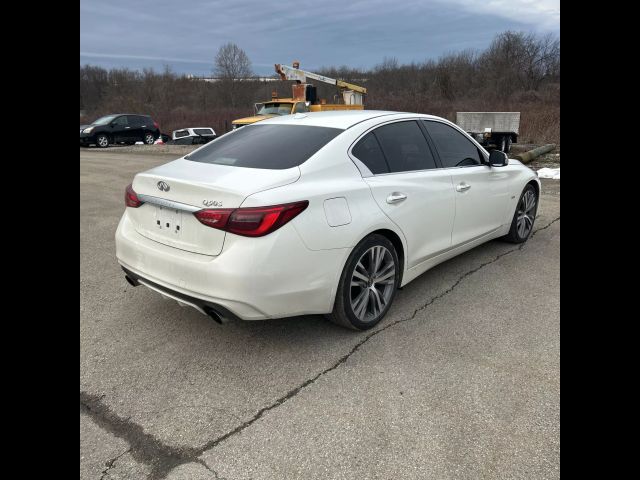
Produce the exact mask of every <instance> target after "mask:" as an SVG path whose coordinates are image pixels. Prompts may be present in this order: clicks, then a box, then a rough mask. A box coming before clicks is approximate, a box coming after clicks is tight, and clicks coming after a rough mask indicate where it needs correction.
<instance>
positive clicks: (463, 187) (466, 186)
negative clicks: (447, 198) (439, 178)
mask: <svg viewBox="0 0 640 480" xmlns="http://www.w3.org/2000/svg"><path fill="white" fill-rule="evenodd" d="M470 188H471V185H469V184H468V183H466V182H462V183H459V184H458V185H456V191H457V192H466V191H467V190H469V189H470Z"/></svg>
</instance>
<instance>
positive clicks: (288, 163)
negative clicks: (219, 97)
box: [185, 124, 343, 170]
mask: <svg viewBox="0 0 640 480" xmlns="http://www.w3.org/2000/svg"><path fill="white" fill-rule="evenodd" d="M342 132H343V130H341V129H339V128H327V127H311V126H307V125H259V124H258V125H251V126H248V127H245V128H241V129H239V130H235V131H234V132H232V133H228V134H226V135H223V136H221V137H218V138H217V139H216V140H213V141H212V142H210V143H208V144H207V146H205V147H203V148H202V149H200V150H198V151H195V152H193V153H190V154H189V155H187V156H186V157H185V158H186V159H188V160H193V161H194V162H203V163H215V164H218V165H233V166H236V167H247V168H265V169H270V170H282V169H285V168H292V167H297V166H298V165H301V164H302V163H304V162H305V161H306V160H307V159H308V158H309V157H311V156H312V155H313V154H314V153H316V152H317V151H318V150H320V149H321V148H322V147H323V146H325V145H326V144H327V143H328V142H330V141H331V140H333V139H334V138H335V137H336V136H337V135H338V134H340V133H342Z"/></svg>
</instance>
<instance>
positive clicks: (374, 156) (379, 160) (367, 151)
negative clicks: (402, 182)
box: [351, 133, 389, 174]
mask: <svg viewBox="0 0 640 480" xmlns="http://www.w3.org/2000/svg"><path fill="white" fill-rule="evenodd" d="M351 153H352V154H353V156H354V157H356V158H357V159H358V160H360V161H361V162H362V163H364V164H365V165H366V166H367V168H368V169H369V170H371V173H374V174H378V173H389V167H388V165H387V162H386V161H385V159H384V155H383V154H382V150H380V144H379V143H378V140H376V137H375V136H374V135H373V133H367V134H366V135H365V137H364V138H363V139H362V140H360V141H359V142H358V143H357V144H356V146H355V147H353V150H351Z"/></svg>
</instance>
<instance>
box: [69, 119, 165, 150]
mask: <svg viewBox="0 0 640 480" xmlns="http://www.w3.org/2000/svg"><path fill="white" fill-rule="evenodd" d="M159 136H160V127H159V126H158V123H157V122H155V121H153V119H152V118H151V117H150V116H149V115H132V114H122V113H119V114H114V115H106V116H104V117H101V118H99V119H97V120H96V121H95V122H93V123H91V124H89V125H80V146H89V145H97V146H98V147H101V148H105V147H108V146H109V145H112V144H114V143H124V144H127V145H133V144H134V143H136V142H144V143H146V144H147V145H151V144H153V142H155V141H156V139H157V138H158V137H159Z"/></svg>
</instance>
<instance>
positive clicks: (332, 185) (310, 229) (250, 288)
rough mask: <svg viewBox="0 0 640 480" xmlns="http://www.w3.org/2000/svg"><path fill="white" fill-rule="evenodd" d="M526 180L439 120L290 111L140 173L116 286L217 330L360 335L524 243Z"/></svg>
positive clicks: (531, 203) (536, 186) (530, 182)
mask: <svg viewBox="0 0 640 480" xmlns="http://www.w3.org/2000/svg"><path fill="white" fill-rule="evenodd" d="M539 195H540V181H539V180H538V177H537V176H536V174H535V172H533V171H532V170H530V169H529V168H527V167H526V166H524V165H522V164H521V163H520V162H518V161H516V160H508V159H507V157H506V155H505V154H504V153H502V152H499V151H493V152H491V155H489V153H487V151H485V150H484V149H483V148H482V147H481V146H480V145H479V144H478V143H477V142H476V141H475V140H473V139H472V138H471V137H470V136H469V135H467V134H466V133H465V132H463V131H462V130H461V129H460V128H458V127H457V126H456V125H454V124H453V123H451V122H449V121H447V120H445V119H443V118H439V117H434V116H430V115H421V114H414V113H396V112H384V111H371V110H368V111H367V110H365V111H362V110H360V111H358V110H354V111H341V112H318V113H303V114H295V115H289V116H283V117H277V118H273V119H270V120H265V121H262V122H259V123H256V124H254V125H250V126H247V127H245V128H242V129H238V130H237V131H234V132H232V133H228V134H226V135H223V136H221V137H219V138H217V139H216V140H214V141H212V142H210V143H208V144H207V145H204V146H202V147H201V148H199V149H197V150H195V151H193V152H192V153H190V154H188V155H186V156H185V157H183V158H179V159H177V160H174V161H172V162H169V163H167V164H165V165H162V166H159V167H156V168H153V169H151V170H148V171H146V172H143V173H139V174H137V175H136V176H135V178H134V179H133V183H132V185H129V187H127V189H126V193H125V203H126V210H125V212H124V215H123V216H122V219H121V220H120V224H119V225H118V229H117V231H116V255H117V259H118V262H119V263H120V265H121V266H122V267H123V269H124V271H125V275H126V280H127V281H128V282H129V283H130V284H131V285H134V286H137V285H140V284H142V285H145V286H147V287H148V288H151V289H153V290H156V291H157V292H159V293H161V294H162V295H163V296H165V297H169V298H172V299H175V300H177V301H178V302H179V303H180V304H181V305H188V306H191V307H194V308H196V309H197V310H199V311H200V312H202V313H205V314H207V315H210V316H211V317H212V318H213V319H214V320H216V321H218V322H221V321H223V320H227V319H230V318H239V319H243V320H262V319H269V318H280V317H288V316H293V315H305V314H326V315H327V317H328V318H329V319H330V320H332V321H333V322H335V323H338V324H340V325H343V326H345V327H349V328H353V329H358V330H366V329H368V328H371V327H373V326H374V325H376V324H377V323H378V322H379V321H380V320H381V319H382V318H383V317H384V316H385V314H386V313H387V311H388V310H389V308H390V307H391V304H392V302H393V299H394V296H395V293H396V290H397V289H398V288H399V287H401V286H404V285H406V284H407V283H409V282H410V281H412V280H413V279H415V278H416V277H418V276H419V275H420V274H422V273H424V272H425V271H426V270H428V269H430V268H432V267H433V266H435V265H437V264H439V263H441V262H443V261H445V260H447V259H449V258H451V257H453V256H455V255H458V254H460V253H462V252H464V251H467V250H469V249H471V248H473V247H475V246H477V245H480V244H482V243H484V242H487V241H489V240H491V239H494V238H499V237H503V238H504V239H506V240H508V241H511V242H524V241H526V240H527V238H528V237H529V235H530V234H531V232H532V229H533V222H534V219H535V216H536V211H537V206H538V198H539Z"/></svg>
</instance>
